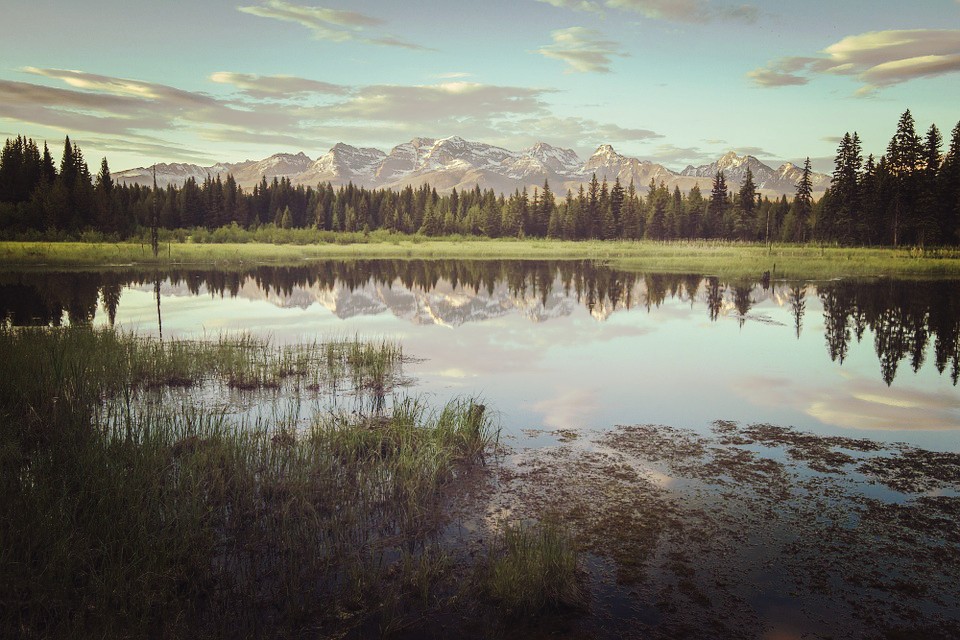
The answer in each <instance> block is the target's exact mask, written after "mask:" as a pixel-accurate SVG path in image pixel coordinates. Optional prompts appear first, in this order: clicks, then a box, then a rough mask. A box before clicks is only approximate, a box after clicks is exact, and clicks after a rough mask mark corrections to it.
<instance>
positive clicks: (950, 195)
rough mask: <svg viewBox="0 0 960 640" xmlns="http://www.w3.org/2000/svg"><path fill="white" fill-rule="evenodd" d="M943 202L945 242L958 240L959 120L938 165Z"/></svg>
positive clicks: (959, 197)
mask: <svg viewBox="0 0 960 640" xmlns="http://www.w3.org/2000/svg"><path fill="white" fill-rule="evenodd" d="M938 199H939V200H940V202H941V203H942V204H943V221H942V223H941V228H942V231H943V234H944V240H945V241H946V242H950V243H955V242H957V241H958V240H960V122H958V123H957V125H956V126H955V127H954V128H953V131H952V132H951V134H950V147H949V148H948V149H947V155H946V157H945V158H944V159H943V164H942V165H941V167H940V195H939V197H938Z"/></svg>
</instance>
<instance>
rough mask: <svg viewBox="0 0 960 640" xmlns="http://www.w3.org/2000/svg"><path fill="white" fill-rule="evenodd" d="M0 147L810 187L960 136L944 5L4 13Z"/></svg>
mask: <svg viewBox="0 0 960 640" xmlns="http://www.w3.org/2000/svg"><path fill="white" fill-rule="evenodd" d="M0 14H2V18H0V139H4V138H9V137H13V136H16V135H19V134H23V135H26V136H29V137H32V138H34V139H36V140H38V141H39V140H45V141H47V142H48V143H49V144H50V147H51V151H52V152H53V154H54V157H55V158H59V155H60V150H61V148H62V144H63V137H64V136H65V135H69V136H70V137H71V140H73V141H74V142H76V143H77V144H79V146H80V147H81V149H82V151H83V153H84V156H85V157H86V159H87V161H88V163H89V164H90V165H91V167H96V166H98V165H99V162H100V158H102V157H104V156H106V157H107V158H108V161H109V163H110V167H111V169H112V170H114V171H117V170H120V169H126V168H131V167H137V166H148V165H150V164H153V163H155V162H192V163H198V164H202V165H211V164H214V163H215V162H220V161H223V162H237V161H241V160H246V159H254V160H257V159H261V158H265V157H267V156H269V155H271V154H273V153H278V152H288V153H296V152H299V151H303V152H304V153H306V154H307V155H309V156H310V157H311V158H316V157H319V156H320V155H323V154H324V153H325V152H326V151H327V150H328V149H329V148H330V147H332V146H333V145H334V144H336V143H337V142H345V143H347V144H352V145H354V146H370V147H376V148H379V149H381V150H383V151H389V150H390V148H392V147H393V146H394V145H397V144H400V143H402V142H406V141H409V140H410V139H411V138H414V137H428V138H442V137H447V136H453V135H458V136H461V137H463V138H466V139H468V140H477V141H482V142H486V143H489V144H495V145H499V146H503V147H506V148H508V149H511V150H521V149H524V148H527V147H529V146H531V145H532V144H534V143H536V142H538V141H543V142H546V143H549V144H552V145H555V146H562V147H566V148H572V149H574V150H575V151H577V153H578V154H580V156H581V157H583V158H586V157H588V156H589V155H590V154H591V153H592V152H593V150H595V149H596V147H597V146H598V145H600V144H604V143H609V144H612V145H613V146H614V147H615V148H616V150H617V151H619V152H621V153H623V154H625V155H629V156H634V157H638V158H641V159H646V160H652V161H655V162H659V163H661V164H663V165H664V166H667V167H668V168H671V169H674V170H680V169H682V168H684V167H685V166H686V165H687V164H693V165H700V164H706V163H709V162H711V161H713V160H716V159H717V158H718V157H719V156H721V155H722V154H723V153H725V152H727V151H731V150H733V151H736V152H738V153H740V154H744V153H749V154H752V155H755V156H757V157H758V158H760V159H761V160H763V161H764V162H767V163H769V164H772V165H773V166H777V164H779V163H780V162H783V161H792V162H795V163H800V162H802V161H803V158H804V157H807V156H809V157H810V158H811V161H812V162H813V163H814V167H815V168H817V169H819V170H824V171H830V170H831V169H832V166H833V157H834V155H835V154H836V148H837V144H838V142H839V139H840V138H841V137H842V136H843V134H844V133H845V132H848V131H849V132H853V131H857V132H858V133H859V135H860V138H861V140H862V141H863V147H864V153H865V154H868V153H873V154H876V155H879V154H881V153H883V151H884V149H885V148H886V145H887V143H888V142H889V140H890V137H891V136H892V135H893V133H894V130H895V128H896V124H897V120H898V118H899V116H900V114H901V113H902V112H903V111H904V110H906V109H910V110H911V112H912V113H913V115H914V118H915V119H916V122H917V128H918V130H919V131H920V132H921V133H924V132H926V130H927V128H929V127H930V125H931V124H936V125H937V126H938V127H939V128H940V130H941V132H942V133H943V136H944V138H945V141H949V138H950V132H951V130H952V129H953V128H954V127H955V126H956V125H957V123H958V121H960V0H914V1H913V2H909V1H907V2H890V1H883V0H843V1H842V2H837V1H836V0H806V1H804V2H790V3H784V2H773V1H768V0H753V1H752V2H750V1H749V0H732V1H731V2H727V1H726V0H484V1H482V2H478V1H474V2H457V1H453V0H446V1H445V0H428V1H417V0H410V1H405V2H397V1H395V0H386V1H372V0H371V1H362V0H354V1H352V2H348V1H346V0H232V1H231V0H205V1H204V2H196V1H189V2H188V1H183V0H164V1H163V2H156V1H151V2H141V1H139V0H85V1H84V2H71V3H52V2H37V0H2V5H0Z"/></svg>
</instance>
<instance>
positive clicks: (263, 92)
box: [210, 71, 349, 99]
mask: <svg viewBox="0 0 960 640" xmlns="http://www.w3.org/2000/svg"><path fill="white" fill-rule="evenodd" d="M210 79H211V80H213V81H214V82H217V83H220V84H231V85H233V86H235V87H236V88H237V89H240V90H241V91H243V92H244V93H246V94H247V95H249V96H252V97H254V98H276V99H289V98H300V97H304V96H308V95H310V94H332V95H344V94H346V93H347V92H348V91H349V88H348V87H344V86H343V85H338V84H331V83H329V82H319V81H317V80H307V79H305V78H297V77H295V76H287V75H280V76H260V75H255V74H251V73H232V72H229V71H218V72H216V73H214V74H211V76H210Z"/></svg>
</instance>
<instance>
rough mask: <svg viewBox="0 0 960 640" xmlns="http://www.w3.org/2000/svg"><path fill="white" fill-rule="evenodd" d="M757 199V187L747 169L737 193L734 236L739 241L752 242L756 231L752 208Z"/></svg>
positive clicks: (751, 173)
mask: <svg viewBox="0 0 960 640" xmlns="http://www.w3.org/2000/svg"><path fill="white" fill-rule="evenodd" d="M756 199H757V185H756V183H754V181H753V171H751V170H750V167H749V166H748V167H747V172H746V174H745V175H744V177H743V184H742V185H740V191H738V192H737V206H738V216H737V220H736V226H737V229H736V234H737V237H738V238H740V239H741V240H752V239H753V235H754V230H755V229H756V220H755V219H754V208H755V205H756Z"/></svg>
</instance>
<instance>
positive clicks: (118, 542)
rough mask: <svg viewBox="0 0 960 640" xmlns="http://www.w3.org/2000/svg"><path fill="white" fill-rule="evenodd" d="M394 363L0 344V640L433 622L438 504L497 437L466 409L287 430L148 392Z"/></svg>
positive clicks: (480, 411)
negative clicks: (428, 612) (427, 614)
mask: <svg viewBox="0 0 960 640" xmlns="http://www.w3.org/2000/svg"><path fill="white" fill-rule="evenodd" d="M331 354H333V356H335V357H331ZM401 357H402V354H401V353H400V350H399V348H397V347H395V346H393V345H390V344H389V343H384V344H382V345H360V344H358V343H355V342H350V341H338V342H334V343H332V347H331V345H328V344H319V343H318V344H317V345H312V346H310V347H309V348H307V349H305V350H303V351H297V350H292V351H288V350H287V349H286V348H284V349H274V350H273V351H270V350H269V349H268V348H266V347H265V346H264V345H263V344H262V343H258V342H256V341H253V340H252V339H249V338H244V339H241V340H240V341H239V342H228V341H225V340H221V341H219V342H212V343H199V342H173V343H163V344H162V345H161V344H159V342H158V341H152V340H147V339H142V338H139V337H137V336H133V335H129V334H122V333H118V332H114V331H109V330H99V331H98V330H91V329H85V328H67V329H62V330H53V331H49V330H45V331H34V330H31V331H13V330H9V329H7V330H0V376H2V378H3V380H4V384H3V385H0V468H2V470H3V473H2V476H0V492H2V496H3V500H0V543H2V544H0V636H3V637H23V638H34V637H50V636H54V637H71V636H89V635H96V636H100V637H119V636H124V637H125V636H146V635H150V636H158V637H164V636H177V635H183V634H190V635H194V636H195V635H207V636H223V635H230V636H251V635H274V634H280V635H287V634H292V633H296V632H298V631H301V630H303V629H306V628H311V629H313V630H314V631H316V632H318V633H319V634H320V635H324V634H327V633H329V634H342V633H346V632H349V631H350V630H351V629H353V630H354V631H355V632H358V633H366V631H363V632H360V631H357V630H358V629H365V630H368V629H371V628H377V629H380V630H381V631H383V630H390V629H397V628H403V627H404V626H405V625H406V624H408V621H405V618H404V616H408V617H409V616H411V615H414V614H411V613H409V612H410V611H415V610H417V608H418V607H419V609H420V610H422V609H423V608H424V607H429V606H436V599H437V598H438V597H439V596H438V595H437V593H438V592H437V584H438V583H439V582H441V581H442V580H444V579H449V578H450V575H449V572H450V568H451V563H450V561H449V558H448V557H447V555H446V554H445V553H444V552H443V551H442V550H439V549H438V547H437V545H436V539H437V536H438V532H439V531H440V529H441V527H442V526H443V524H444V521H445V515H444V509H443V506H444V504H445V499H446V496H447V495H448V492H450V491H452V490H453V489H454V488H455V487H456V482H455V480H456V479H457V478H458V475H459V473H460V471H461V469H462V468H463V467H464V466H469V465H473V464H476V463H478V462H480V461H481V460H482V459H483V456H484V451H485V449H486V448H487V447H488V445H489V444H490V443H491V442H493V441H494V440H495V439H496V437H497V431H496V429H495V428H494V426H493V424H492V422H491V419H490V416H489V413H488V412H487V411H486V410H485V408H484V407H483V405H480V404H477V403H476V402H473V401H471V400H458V401H455V402H453V403H451V404H449V405H447V406H446V407H443V408H442V409H440V410H437V411H434V410H431V409H430V408H429V407H427V406H426V405H425V404H423V403H422V402H420V401H418V400H415V399H401V400H398V401H396V402H394V403H393V406H392V408H391V409H390V410H388V411H386V412H385V413H380V414H372V415H357V414H345V413H341V412H336V411H330V412H327V413H325V414H322V415H321V417H320V418H318V419H316V420H314V421H313V422H312V423H311V424H309V425H307V426H306V428H300V429H297V428H295V427H296V421H295V420H287V419H285V418H283V417H282V416H281V417H279V419H276V420H274V419H266V418H263V417H258V418H255V419H243V420H239V421H238V420H237V419H235V418H234V417H232V416H230V415H228V414H226V413H224V412H222V411H213V410H208V409H204V408H203V407H202V406H199V407H198V406H197V405H195V404H190V403H185V404H182V405H177V404H172V403H170V402H164V401H162V400H163V396H161V395H159V394H158V392H157V391H156V388H157V386H158V385H165V384H181V383H182V382H183V381H189V383H190V384H197V385H200V384H210V383H211V381H214V382H217V381H219V383H220V384H224V383H225V382H226V381H229V380H231V379H233V377H234V376H237V375H239V374H238V373H237V372H238V371H243V372H244V373H243V374H242V375H243V376H251V375H253V374H250V373H249V371H250V370H253V371H255V372H257V373H256V375H257V376H260V371H261V369H262V368H263V367H267V368H268V369H270V372H269V374H264V375H263V377H257V378H256V379H257V380H273V379H275V377H277V376H284V375H286V376H300V377H302V378H303V379H309V380H319V379H321V374H320V373H317V372H316V371H314V368H317V369H321V370H323V371H326V370H328V369H329V368H330V367H334V368H338V367H342V368H343V369H344V370H345V371H349V372H350V373H349V375H350V376H351V377H352V376H359V377H360V378H362V379H364V380H367V381H369V380H373V379H376V377H377V376H378V375H379V376H381V377H382V376H383V375H386V374H385V373H383V372H385V371H387V370H388V369H389V366H388V364H389V363H390V362H397V361H398V360H399V359H400V358H401ZM371 371H372V372H371ZM378 372H379V373H378ZM324 375H325V374H324ZM244 379H251V378H249V377H247V378H244ZM368 383H369V382H363V383H361V384H360V386H363V385H366V384H368ZM348 386H352V387H356V386H357V383H356V382H354V381H352V378H351V382H350V383H349V384H348ZM371 625H372V626H371Z"/></svg>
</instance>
